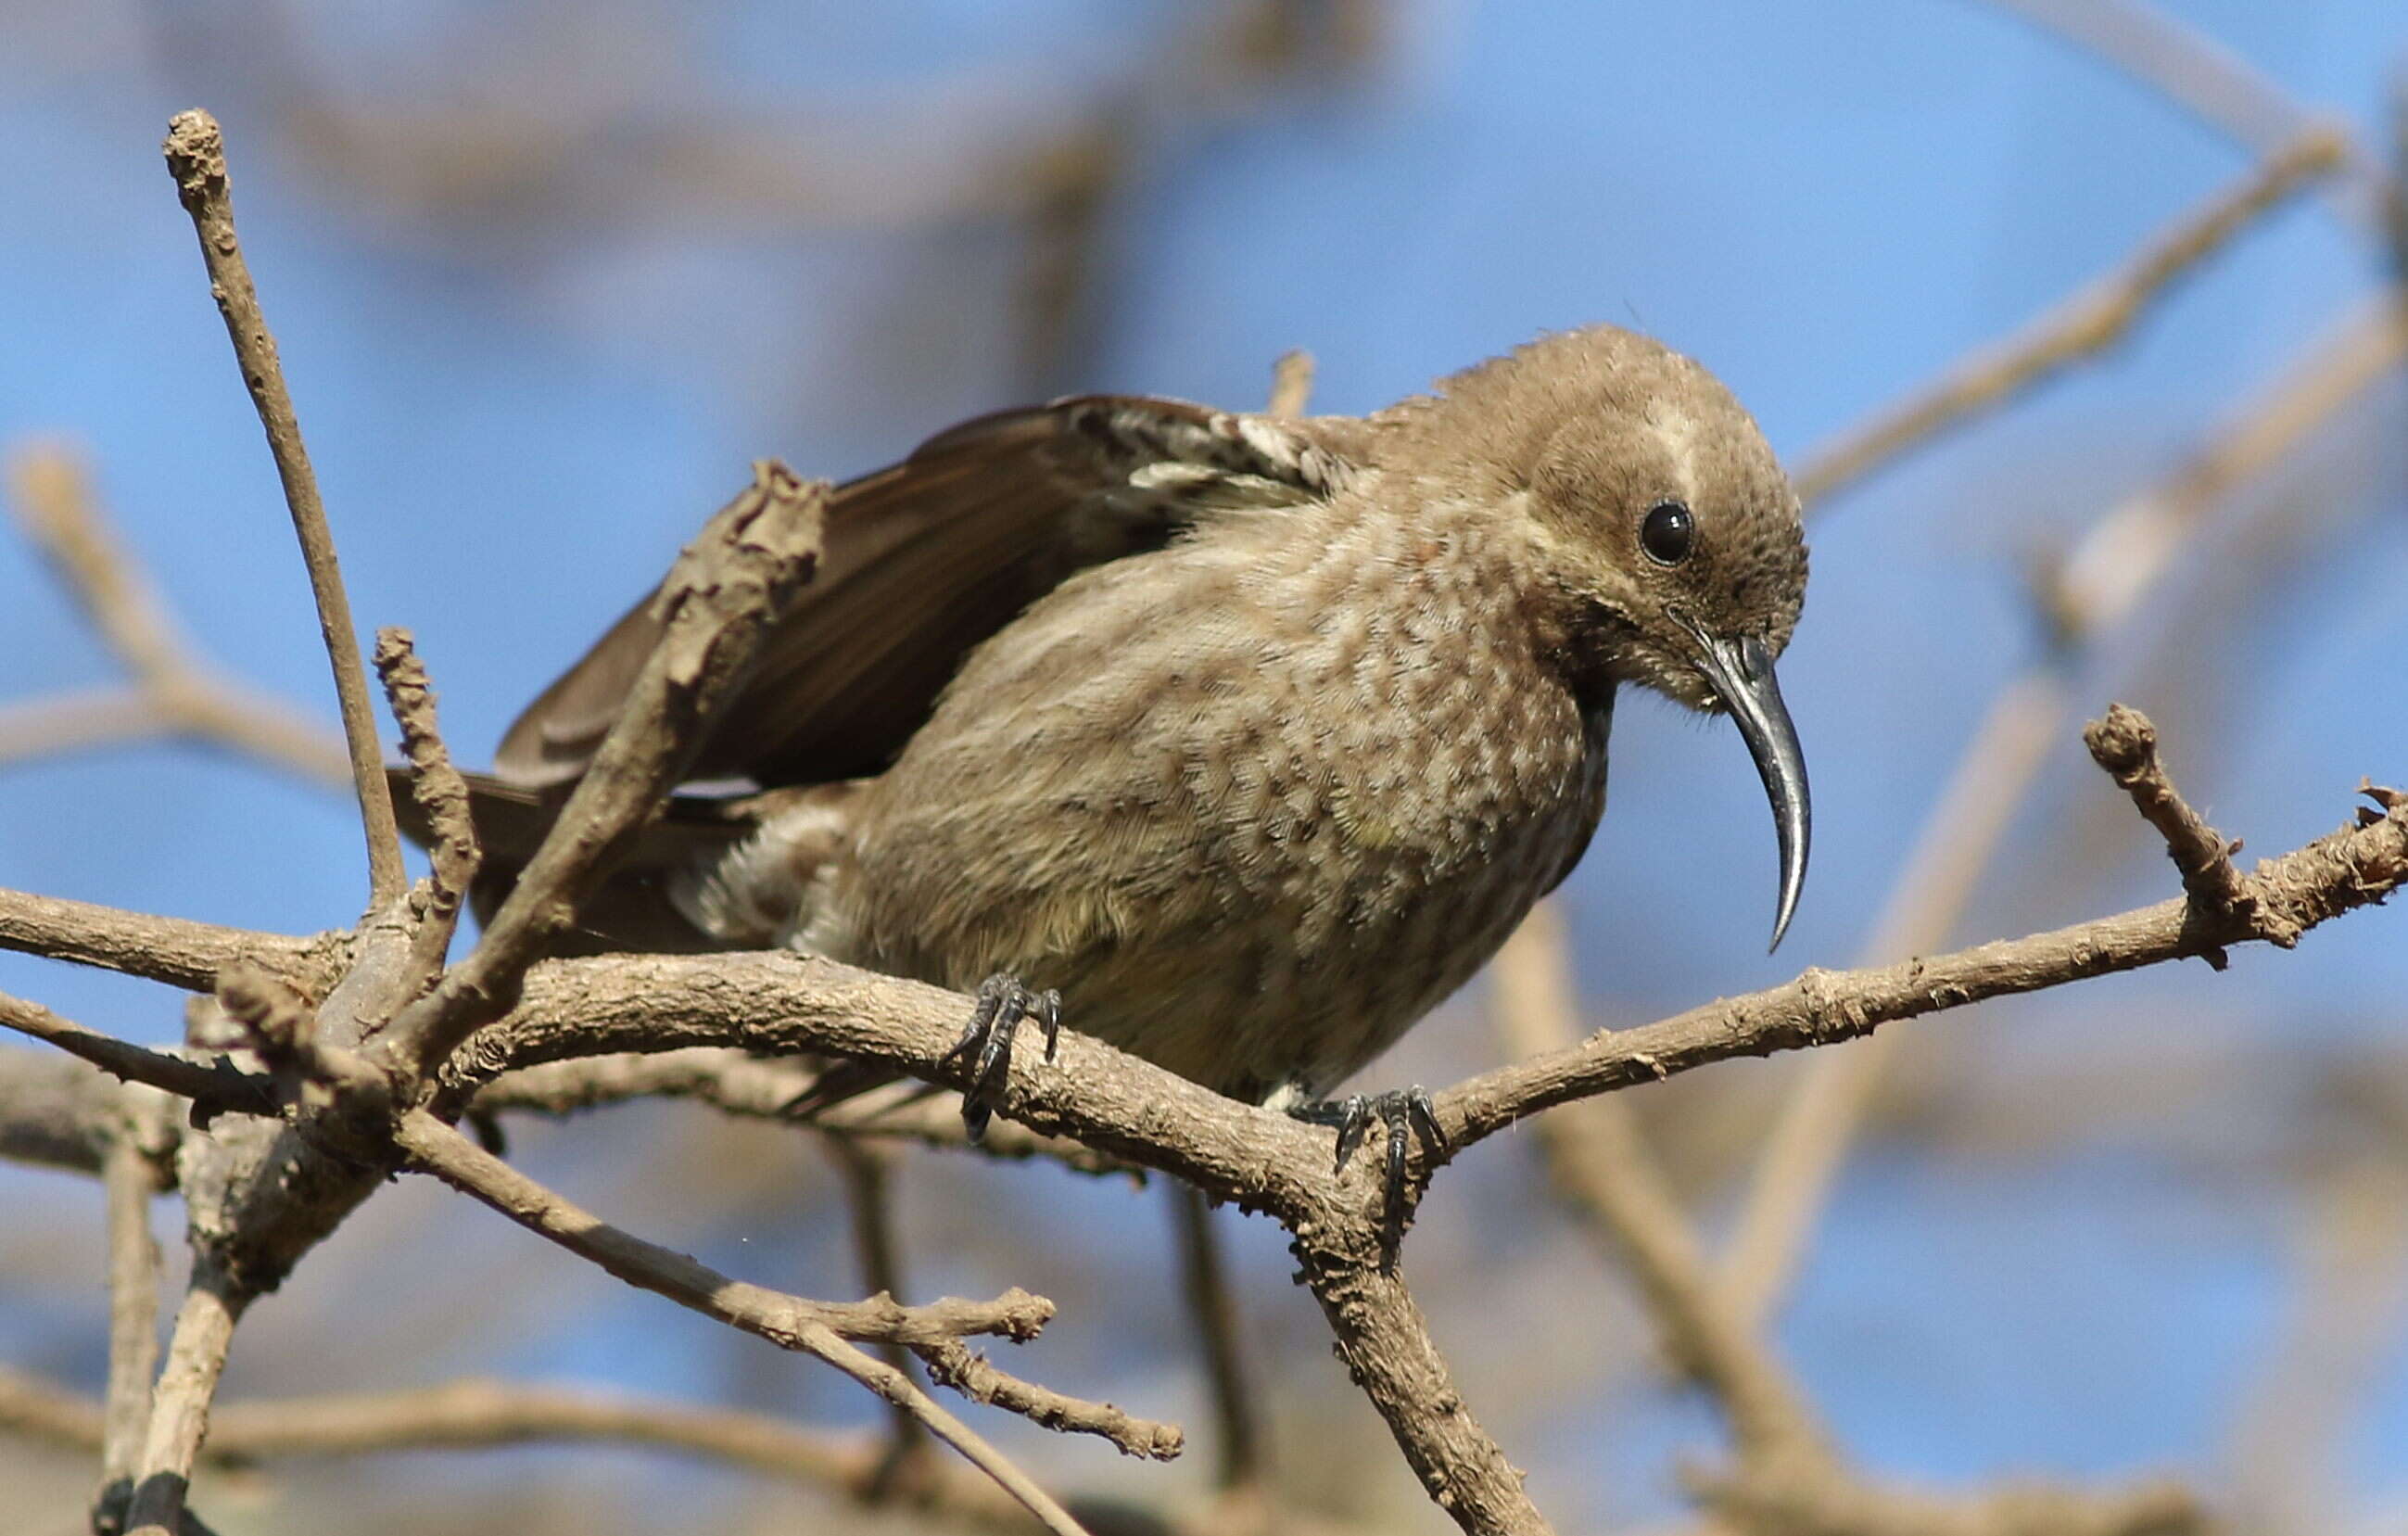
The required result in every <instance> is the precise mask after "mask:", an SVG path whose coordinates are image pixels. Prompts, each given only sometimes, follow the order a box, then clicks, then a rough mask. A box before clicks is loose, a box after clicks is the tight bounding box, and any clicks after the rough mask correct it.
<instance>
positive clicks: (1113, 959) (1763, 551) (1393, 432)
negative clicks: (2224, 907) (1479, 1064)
mask: <svg viewBox="0 0 2408 1536" xmlns="http://www.w3.org/2000/svg"><path fill="white" fill-rule="evenodd" d="M1667 507H1676V508H1678V509H1680V510H1681V515H1680V516H1679V517H1675V516H1673V515H1672V514H1671V513H1668V512H1664V511H1662V510H1660V509H1664V508H1667ZM1683 521H1685V522H1686V524H1688V530H1689V531H1688V543H1687V548H1686V550H1685V552H1677V551H1676V546H1678V545H1679V544H1680V543H1681V539H1680V537H1679V532H1680V530H1679V529H1678V527H1677V526H1675V525H1676V524H1679V523H1681V522H1683ZM828 528H829V534H828V550H827V554H826V556H825V558H824V561H823V564H822V567H821V574H820V577H819V580H818V582H817V583H816V584H815V585H814V586H813V587H812V588H811V589H810V591H808V592H807V593H806V594H805V595H804V597H803V600H802V603H801V605H800V607H799V608H798V610H797V611H796V613H795V615H794V616H793V617H792V618H790V619H789V620H788V621H787V622H786V623H785V624H784V625H783V626H782V627H781V630H780V631H779V633H778V635H777V636H776V638H775V639H773V641H772V642H771V645H770V648H769V653H768V654H767V658H766V659H765V660H764V661H763V662H762V664H761V666H760V668H759V669H758V670H757V672H756V673H755V674H754V676H753V679H752V680H751V681H750V682H749V683H748V684H747V686H746V688H745V689H744V691H743V693H742V695H741V696H740V697H738V699H737V701H736V702H735V704H734V705H733V706H732V707H731V708H730V709H729V710H728V711H726V713H725V714H724V716H723V717H722V718H721V719H720V720H719V721H718V722H717V723H716V724H715V725H714V726H713V728H712V731H711V734H710V739H709V741H708V742H707V743H706V744H705V746H704V749H703V753H702V758H701V762H700V765H699V767H698V768H697V770H696V771H697V773H698V774H699V775H703V776H719V777H733V776H742V777H747V778H750V779H751V780H752V781H753V782H754V783H756V784H758V785H760V786H762V787H763V788H764V789H766V790H767V791H768V793H767V794H764V795H762V796H759V797H756V798H755V799H753V800H750V801H746V802H742V803H741V804H739V805H738V806H736V807H734V808H730V807H728V806H724V805H722V806H718V807H710V808H703V809H701V810H699V811H697V810H695V808H686V809H683V810H681V811H675V812H673V813H672V815H671V816H670V817H669V818H668V819H667V821H665V822H664V823H663V824H662V825H661V826H660V827H659V828H656V829H655V833H654V836H653V847H652V851H651V852H650V853H649V854H646V855H645V856H644V858H643V859H642V860H641V861H640V867H639V868H638V869H636V870H635V871H633V872H632V873H631V874H630V876H629V882H630V883H623V885H622V887H621V889H620V890H619V891H617V892H615V893H613V895H612V897H610V898H609V900H610V902H611V903H612V904H610V905H609V906H606V907H597V908H595V909H594V911H595V912H610V913H613V914H615V915H614V916H613V917H612V918H611V920H610V921H611V922H614V923H616V922H619V921H620V920H621V918H622V917H624V915H625V914H626V913H629V912H638V911H639V910H640V911H643V912H648V914H649V915H646V916H644V917H642V918H641V920H640V921H638V920H636V919H633V918H629V919H627V920H626V921H625V922H624V926H622V927H620V928H619V929H617V930H612V929H610V928H609V925H608V924H604V925H597V926H604V927H605V929H606V931H605V932H603V933H602V934H600V935H598V936H597V937H598V939H599V940H600V941H601V942H603V943H605V944H608V943H610V942H612V941H613V940H622V941H624V940H629V939H632V940H635V941H636V942H638V943H639V944H651V943H659V942H662V941H663V935H664V934H666V935H667V938H668V939H669V940H674V941H678V942H680V944H681V947H682V946H683V944H684V943H688V942H699V943H704V944H720V945H725V946H729V947H757V946H766V945H773V944H784V945H792V946H794V947H796V948H799V949H803V950H807V951H810V952H811V953H814V954H820V955H829V956H832V957H835V958H837V959H840V960H845V961H850V962H853V963H855V964H860V965H865V966H868V967H872V968H875V969H881V970H885V971H889V972H892V973H895V974H898V975H904V976H911V977H917V978H920V979H923V980H926V981H930V982H935V983H941V984H944V985H948V986H953V987H959V988H965V989H968V988H971V987H974V986H976V985H977V984H978V983H980V982H981V981H982V979H983V978H986V977H989V976H991V975H993V974H995V973H997V972H1005V973H1009V974H1011V976H1014V977H1016V978H1018V979H1019V980H1020V981H1021V982H1024V983H1026V984H1027V986H1029V987H1031V988H1038V989H1042V988H1058V989H1060V991H1061V994H1062V997H1063V999H1064V1014H1065V1017H1066V1018H1067V1019H1068V1022H1069V1023H1070V1024H1071V1025H1072V1026H1073V1027H1076V1028H1078V1029H1081V1030H1082V1031H1085V1032H1087V1033H1089V1034H1093V1035H1096V1036H1098V1037H1100V1038H1102V1039H1103V1040H1105V1041H1110V1042H1111V1043H1113V1044H1115V1045H1118V1046H1120V1047H1122V1048H1123V1049H1125V1050H1129V1051H1132V1052H1135V1053H1137V1054H1138V1055H1143V1056H1146V1057H1149V1058H1151V1059H1153V1060H1154V1061H1156V1062H1158V1063H1160V1064H1161V1065H1163V1066H1165V1067H1168V1068H1169V1069H1172V1070H1174V1071H1177V1072H1179V1073H1181V1074H1183V1075H1184V1076H1187V1077H1189V1078H1193V1079H1195V1080H1196V1081H1197V1082H1199V1083H1203V1084H1208V1085H1210V1086H1212V1087H1214V1088H1217V1089H1219V1090H1221V1091H1223V1092H1226V1093H1230V1094H1235V1095H1239V1096H1241V1097H1244V1098H1250V1099H1256V1100H1261V1099H1265V1098H1271V1097H1273V1096H1275V1095H1280V1094H1282V1093H1283V1092H1288V1093H1293V1094H1298V1095H1303V1096H1307V1097H1312V1096H1319V1095H1322V1094H1326V1092H1328V1091H1329V1090H1330V1089H1331V1088H1332V1087H1334V1086H1335V1085H1336V1084H1338V1083H1339V1082H1340V1080H1342V1079H1344V1078H1345V1077H1347V1076H1348V1075H1349V1074H1351V1073H1353V1072H1354V1071H1355V1069H1358V1068H1360V1067H1361V1066H1363V1065H1364V1064H1365V1063H1366V1062H1368V1061H1369V1060H1370V1059H1371V1058H1372V1057H1373V1056H1375V1055H1378V1054H1379V1053H1380V1052H1381V1051H1382V1050H1383V1049H1384V1048H1385V1047H1386V1046H1387V1045H1388V1044H1390V1043H1391V1042H1392V1041H1395V1039H1396V1038H1397V1037H1398V1034H1400V1033H1401V1032H1402V1031H1403V1030H1404V1029H1405V1028H1406V1027H1407V1026H1410V1025H1412V1023H1413V1022H1414V1021H1415V1020H1416V1019H1418V1018H1420V1017H1421V1016H1422V1015H1423V1014H1424V1013H1425V1012H1427V1011H1428V1010H1429V1009H1430V1008H1431V1007H1433V1006H1434V1005H1435V1004H1437V1003H1438V1002H1439V1001H1440V1000H1441V998H1444V997H1445V996H1446V995H1447V994H1448V993H1449V992H1451V991H1453V990H1454V989H1455V987H1457V986H1459V985H1460V984H1461V983H1463V982H1464V981H1465V980H1466V979H1467V978H1468V977H1469V976H1470V974H1471V973H1472V972H1473V971H1474V970H1475V969H1478V968H1479V967H1480V966H1481V965H1482V964H1483V963H1484V961H1486V960H1487V958H1488V957H1489V956H1490V955H1492V954H1494V953H1495V951H1496V949H1497V947H1498V945H1499V944H1500V943H1501V942H1502V941H1503V940H1504V939H1505V937H1506V935H1507V934H1508V933H1510V932H1511V931H1512V927H1513V926H1514V925H1515V924H1516V923H1517V922H1518V921H1519V920H1520V919H1521V917H1522V915H1523V914H1524V913H1525V912H1527V910H1528V909H1529V907H1530V905H1531V903H1532V902H1533V901H1535V900H1537V899H1538V897H1540V896H1541V895H1542V894H1544V893H1545V892H1546V891H1548V890H1549V889H1551V888H1553V887H1554V886H1555V883H1557V882H1558V881H1560V880H1562V879H1563V877H1564V876H1565V874H1566V873H1567V872H1569V871H1570V868H1572V866H1573V864H1574V863H1575V862H1576V861H1577V860H1578V858H1579V857H1580V854H1581V852H1582V850H1583V849H1584V847H1585V846H1586V845H1587V843H1588V840H1589V837H1590V834H1591V832H1592V831H1593V830H1594V829H1595V827H1596V825H1597V821H1598V814H1599V812H1600V811H1602V809H1603V807H1604V802H1605V777H1606V737H1607V726H1608V724H1609V722H1610V720H1611V717H1612V712H1613V698H1614V693H1615V690H1616V688H1617V687H1618V686H1619V685H1621V684H1623V683H1638V684H1641V685H1643V686H1646V687H1650V688H1654V689H1656V690H1657V691H1659V692H1661V693H1664V694H1666V695H1668V696H1671V697H1673V698H1676V699H1679V700H1680V701H1682V702H1683V703H1685V704H1688V705H1691V706H1693V707H1696V708H1699V709H1715V708H1728V709H1731V710H1732V711H1734V712H1735V713H1736V714H1737V715H1738V716H1739V718H1740V720H1741V723H1742V728H1743V729H1744V730H1745V732H1746V734H1747V737H1748V740H1749V744H1750V746H1751V748H1752V749H1753V750H1755V752H1756V756H1757V760H1758V763H1759V765H1760V766H1761V767H1762V768H1764V771H1765V776H1766V782H1767V786H1768V789H1769V790H1770V791H1771V793H1772V795H1773V797H1774V802H1775V809H1776V814H1777V816H1778V817H1779V818H1780V820H1781V829H1782V834H1783V843H1784V854H1785V859H1784V864H1785V868H1784V875H1785V884H1784V897H1783V904H1782V921H1783V922H1784V923H1785V922H1786V919H1787V913H1788V910H1789V904H1790V902H1791V901H1792V900H1793V899H1794V897H1795V883H1796V879H1797V876H1798V874H1799V872H1800V871H1802V868H1803V865H1804V853H1805V849H1804V838H1805V821H1804V795H1805V785H1804V780H1803V776H1802V768H1800V767H1799V764H1798V762H1797V754H1796V748H1795V742H1794V739H1791V737H1790V736H1789V733H1788V722H1787V716H1786V715H1785V713H1784V712H1783V711H1782V709H1781V705H1780V698H1779V694H1778V692H1777V690H1776V689H1775V688H1774V686H1773V684H1772V681H1771V665H1770V664H1771V658H1772V657H1773V656H1775V655H1777V654H1778V653H1780V651H1781V649H1782V647H1783V646H1784V645H1785V644H1786V642H1787V640H1788V639H1789V636H1790V632H1791V629H1792V627H1793V626H1794V624H1796V622H1797V618H1798V613H1799V604H1800V602H1801V600H1802V597H1803V596H1804V590H1805V577H1806V557H1805V548H1804V544H1803V541H1802V538H1801V537H1800V532H1799V518H1798V502H1797V497H1796V495H1794V493H1793V492H1792V491H1791V489H1790V487H1789V484H1788V481H1786V479H1785V477H1784V476H1783V474H1782V472H1781V470H1780V468H1779V467H1778V466H1777V465H1776V464H1775V462H1774V460H1773V457H1772V454H1771V452H1770V450H1769V449H1768V448H1767V446H1766V444H1765V442H1764V440H1763V438H1762V437H1761V435H1760V434H1759V433H1758V432H1757V430H1756V426H1755V423H1753V422H1752V421H1751V420H1750V419H1749V418H1748V416H1747V414H1746V412H1745V411H1744V410H1743V409H1742V408H1741V407H1740V405H1739V403H1738V402H1737V401H1736V400H1734V399H1733V398H1732V397H1731V395H1729V394H1728V392H1727V391H1726V390H1724V389H1723V387H1722V386H1721V385H1720V384H1719V383H1717V382H1716V381H1715V380H1713V378H1712V377H1711V376H1710V375H1708V374H1707V373H1706V372H1705V370H1704V369H1702V368H1700V367H1699V366H1697V365H1696V364H1694V363H1692V362H1690V361H1689V360H1687V359H1686V358H1684V357H1681V356H1679V355H1678V354H1676V353H1673V352H1669V351H1667V350H1665V349H1664V348H1662V347H1660V346H1658V345H1656V343H1655V342H1653V341H1650V340H1647V339H1645V338H1644V337H1638V336H1635V335H1632V334H1630V333H1628V332H1626V331H1621V330H1617V329H1614V328H1612V327H1606V326H1599V327H1596V328H1593V329H1588V330H1583V331H1575V332H1570V333H1566V334H1562V335H1556V336H1551V337H1545V338H1543V339H1541V340H1539V341H1536V342H1533V343H1531V344H1529V345H1527V346H1526V347H1523V348H1521V349H1519V350H1518V351H1516V352H1512V354H1510V355H1508V356H1506V357H1502V358H1498V359H1497V360H1495V361H1492V362H1489V363H1485V364H1483V365H1481V366H1478V367H1475V368H1472V369H1469V370H1468V371H1466V372H1464V373H1461V374H1457V375H1455V377H1453V378H1451V379H1449V380H1445V381H1444V382H1443V383H1442V385H1441V387H1440V389H1439V391H1438V392H1437V393H1436V394H1433V395H1427V396H1422V397H1416V398H1413V399H1411V400H1407V401H1405V402H1403V403H1402V404H1399V405H1398V406H1395V407H1392V408H1390V409H1387V410H1384V411H1382V412H1380V413H1378V414H1377V415H1374V416H1371V417H1368V418H1362V419H1347V418H1317V419H1307V420H1301V421H1274V420H1271V419H1269V418H1265V417H1259V416H1246V415H1235V414H1228V413H1223V412H1217V411H1211V410H1208V409H1203V408H1200V407H1195V406H1189V405H1183V404H1178V403H1174V402H1168V401H1159V400H1147V399H1134V398H1113V397H1096V398H1086V399H1079V400H1070V401H1065V402H1058V403H1056V404H1054V405H1053V406H1048V407H1044V408H1039V409H1032V410H1025V411H1016V412H1009V413H1005V414H1002V415H998V416H994V417H988V418H983V419H982V420H980V421H978V422H973V423H968V424H966V425H964V426H961V427H957V428H955V429H953V431H951V432H948V433H946V434H944V435H942V436H941V437H939V438H936V439H934V440H932V441H931V442H930V443H929V444H927V445H925V447H923V448H922V449H921V450H919V451H918V452H916V453H914V454H913V455H912V457H911V458H910V459H909V460H907V461H906V462H905V463H903V464H902V465H899V466H896V467H894V468H892V469H888V470H885V471H882V472H881V473H879V474H875V475H871V476H869V477H867V478H866V479H864V480H862V481H855V482H854V483H853V484H852V485H850V486H847V487H845V488H843V489H842V490H841V491H840V492H839V493H838V495H837V496H836V497H835V499H834V501H833V503H832V505H831V507H830V509H829V517H828ZM1668 553H1684V558H1680V559H1678V560H1677V561H1672V562H1669V563H1668V561H1667V560H1666V559H1665V558H1664V556H1665V555H1667V554H1668ZM651 639H652V628H651V622H650V620H649V619H648V617H647V616H646V614H645V613H644V610H641V609H638V610H637V611H636V612H634V613H631V614H630V615H629V616H628V617H627V619H626V620H624V621H623V622H622V624H620V625H619V627H618V628H617V629H615V630H613V631H612V633H611V634H610V635H609V637H607V638H606V639H604V641H603V642H602V643H601V644H600V645H599V646H597V647H596V648H595V652H594V653H592V654H591V655H589V656H588V657H587V659H586V660H585V661H584V662H582V663H581V664H580V665H579V667H578V668H575V669H573V670H572V671H571V672H570V673H568V674H567V675H566V677H564V678H563V679H562V680H561V682H558V683H555V684H554V685H553V686H552V689H551V690H550V691H548V692H547V693H546V694H545V695H544V696H543V697H542V698H541V699H539V700H538V702H537V703H536V705H535V706H533V707H532V708H531V709H530V710H529V711H528V712H527V714H526V715H525V716H524V717H523V718H522V719H521V720H520V721H519V723H518V724H517V725H515V726H513V727H512V729H511V731H510V733H509V738H508V739H507V740H506V742H505V744H504V747H503V750H502V753H501V754H500V758H499V763H498V768H499V771H500V774H501V775H502V777H503V778H504V779H506V780H509V781H510V782H512V783H513V784H515V785H516V786H518V794H517V797H518V798H519V799H520V800H522V801H525V802H532V803H535V804H538V805H540V804H541V803H544V802H545V800H546V799H547V798H548V797H551V796H553V795H555V794H556V792H557V788H558V786H560V785H561V784H563V783H565V782H568V781H570V780H573V779H574V777H575V775H576V774H577V773H578V772H579V771H580V770H581V767H582V765H583V763H584V761H585V758H586V756H587V754H590V753H591V751H592V750H593V747H594V746H595V744H596V743H597V742H598V740H599V739H600V736H601V733H602V732H603V731H604V730H606V729H607V728H608V725H609V721H610V718H611V715H612V712H613V711H614V709H615V707H616V704H617V701H618V699H619V697H620V696H621V695H622V693H623V691H624V687H625V684H626V682H627V680H628V679H629V677H630V676H631V675H632V673H633V670H634V668H636V667H637V666H638V665H639V664H640V662H641V661H642V659H643V656H644V654H645V653H646V652H647V650H648V649H649V646H650V643H651ZM539 823H540V817H539V816H538V817H537V818H535V825H539ZM684 826H691V827H693V828H694V829H695V831H694V837H693V840H692V841H691V842H690V843H688V842H685V841H682V840H681V835H680V828H681V827H684ZM748 828H750V829H752V830H751V831H750V835H749V836H745V837H744V839H743V840H742V841H740V842H736V843H734V845H733V846H732V848H731V845H730V844H731V839H732V838H733V837H736V836H739V835H742V834H744V833H745V832H746V830H747V829H748ZM684 847H691V848H693V849H694V850H695V852H694V853H692V854H686V855H681V854H680V852H679V850H680V849H681V848H684ZM681 858H682V859H683V862H682V863H681ZM645 881H650V882H652V884H651V885H650V886H643V885H642V884H641V883H642V882H645ZM645 890H650V891H654V892H657V894H658V897H661V898H662V899H656V900H652V901H651V902H650V904H649V907H648V906H647V902H646V900H645V899H644V898H643V897H642V892H643V891H645ZM671 906H673V907H674V910H675V913H676V914H677V916H674V917H673V916H671V915H670V908H671ZM679 918H681V919H682V921H683V923H684V924H685V925H687V927H686V929H685V931H684V932H682V933H679V932H677V931H676V929H677V928H678V919H679Z"/></svg>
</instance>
